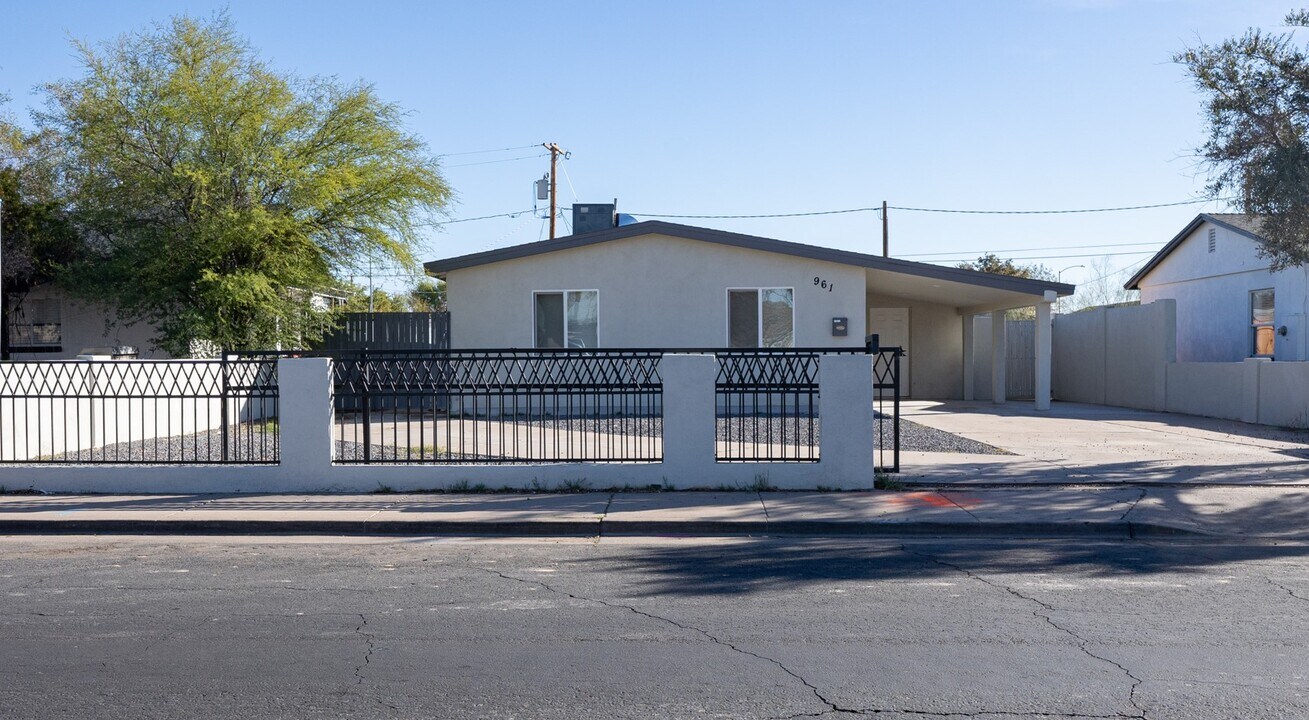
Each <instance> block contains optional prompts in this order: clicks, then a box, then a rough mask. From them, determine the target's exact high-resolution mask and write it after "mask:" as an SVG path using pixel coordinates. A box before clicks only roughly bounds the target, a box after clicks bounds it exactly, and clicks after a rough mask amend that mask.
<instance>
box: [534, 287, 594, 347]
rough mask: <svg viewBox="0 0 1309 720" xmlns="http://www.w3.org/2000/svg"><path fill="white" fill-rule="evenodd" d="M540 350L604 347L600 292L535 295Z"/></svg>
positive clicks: (537, 340)
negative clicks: (601, 328)
mask: <svg viewBox="0 0 1309 720" xmlns="http://www.w3.org/2000/svg"><path fill="white" fill-rule="evenodd" d="M533 301H534V303H533V304H534V306H535V315H536V347H539V348H564V347H567V348H595V347H599V346H600V338H599V328H600V291H598V290H557V291H551V292H538V293H535V294H534V298H533Z"/></svg>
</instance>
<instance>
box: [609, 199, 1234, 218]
mask: <svg viewBox="0 0 1309 720" xmlns="http://www.w3.org/2000/svg"><path fill="white" fill-rule="evenodd" d="M1230 199H1231V198H1202V199H1196V200H1182V201H1178V202H1170V203H1155V204H1153V205H1124V206H1121V207H1103V208H1079V209H1071V210H956V209H949V208H924V207H909V206H906V205H888V206H887V209H888V210H901V211H904V212H928V213H957V214H966V215H1066V214H1071V213H1102V212H1122V211H1125V210H1149V209H1153V208H1166V207H1178V206H1181V205H1202V204H1205V203H1210V202H1216V201H1226V200H1230ZM858 212H871V213H877V214H878V215H879V216H880V215H881V214H882V207H881V206H880V205H877V206H870V207H858V208H847V209H843V210H815V211H812V212H792V213H769V214H759V215H674V214H672V213H643V212H633V213H631V214H632V215H639V216H641V217H652V218H685V219H696V220H745V219H754V218H787V217H812V216H814V215H842V214H847V213H858Z"/></svg>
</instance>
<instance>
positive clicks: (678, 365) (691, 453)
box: [659, 355, 718, 487]
mask: <svg viewBox="0 0 1309 720" xmlns="http://www.w3.org/2000/svg"><path fill="white" fill-rule="evenodd" d="M659 376H660V377H661V378H663V382H664V468H665V469H666V471H667V473H668V480H669V481H671V482H673V483H675V484H677V485H681V486H690V487H695V486H697V485H698V484H704V480H705V478H708V477H711V476H712V474H713V471H714V465H715V462H716V461H715V460H714V451H715V444H716V443H717V419H716V417H717V414H716V411H715V403H716V401H717V396H715V395H714V381H715V379H716V378H717V377H718V358H715V357H714V356H713V355H665V356H663V358H661V359H660V360H659Z"/></svg>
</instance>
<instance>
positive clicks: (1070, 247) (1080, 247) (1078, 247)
mask: <svg viewBox="0 0 1309 720" xmlns="http://www.w3.org/2000/svg"><path fill="white" fill-rule="evenodd" d="M1143 246H1150V247H1159V243H1157V242H1139V243H1109V244H1107V245H1065V246H1063V247H1060V248H1059V249H1060V250H1086V249H1090V248H1116V247H1143ZM1050 249H1052V248H1049V247H1039V248H1009V249H1008V250H959V251H957V252H935V253H912V254H909V255H897V256H896V257H900V258H915V257H940V256H943V255H950V256H954V255H968V254H971V253H976V254H978V255H986V254H987V253H1010V252H1030V251H1032V250H1050Z"/></svg>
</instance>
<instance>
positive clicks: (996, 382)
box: [991, 310, 1006, 405]
mask: <svg viewBox="0 0 1309 720" xmlns="http://www.w3.org/2000/svg"><path fill="white" fill-rule="evenodd" d="M1005 355H1006V352H1005V333H1004V311H1003V310H992V311H991V402H993V403H995V404H996V405H1000V404H1003V403H1004V393H1005V373H1004V371H1005Z"/></svg>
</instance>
